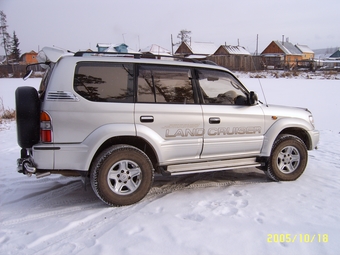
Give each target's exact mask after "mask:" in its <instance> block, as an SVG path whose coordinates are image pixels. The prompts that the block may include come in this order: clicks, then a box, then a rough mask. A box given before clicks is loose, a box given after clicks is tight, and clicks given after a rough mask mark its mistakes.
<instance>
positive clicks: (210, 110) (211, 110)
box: [197, 69, 264, 159]
mask: <svg viewBox="0 0 340 255" xmlns="http://www.w3.org/2000/svg"><path fill="white" fill-rule="evenodd" d="M197 75H198V82H199V87H200V91H201V95H202V100H203V104H202V109H203V118H204V129H205V133H204V146H203V151H202V155H201V158H202V159H213V158H216V157H217V158H238V157H247V156H252V155H258V153H259V152H260V150H261V147H262V143H263V137H264V136H263V135H264V114H263V112H262V109H261V107H260V106H259V105H252V106H250V105H248V100H247V93H248V92H247V91H246V89H245V88H244V87H243V86H242V84H241V83H240V82H239V81H238V80H237V79H236V78H235V77H234V76H232V75H231V74H230V73H228V72H225V71H218V70H212V69H199V70H198V72H197Z"/></svg>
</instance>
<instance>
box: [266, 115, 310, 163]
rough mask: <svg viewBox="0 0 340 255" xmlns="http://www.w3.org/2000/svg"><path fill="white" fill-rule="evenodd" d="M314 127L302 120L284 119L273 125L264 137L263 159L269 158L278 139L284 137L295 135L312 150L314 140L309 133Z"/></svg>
mask: <svg viewBox="0 0 340 255" xmlns="http://www.w3.org/2000/svg"><path fill="white" fill-rule="evenodd" d="M308 130H312V126H311V125H310V124H309V123H307V122H306V121H304V120H301V119H290V118H287V119H286V118H284V119H281V120H279V121H277V122H276V123H275V124H273V125H272V126H271V127H270V128H269V129H268V130H267V132H266V133H265V135H264V142H263V146H262V150H261V154H260V156H261V157H269V156H270V154H271V150H272V147H273V144H274V142H275V141H276V139H277V138H278V137H279V136H280V135H282V134H287V135H294V136H297V137H299V138H300V139H301V140H302V141H303V142H304V144H305V145H306V147H307V149H308V150H312V149H313V148H312V144H313V143H312V140H311V137H310V135H309V133H308Z"/></svg>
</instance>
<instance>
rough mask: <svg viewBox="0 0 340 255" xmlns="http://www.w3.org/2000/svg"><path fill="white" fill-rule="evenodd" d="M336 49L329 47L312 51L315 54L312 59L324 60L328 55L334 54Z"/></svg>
mask: <svg viewBox="0 0 340 255" xmlns="http://www.w3.org/2000/svg"><path fill="white" fill-rule="evenodd" d="M338 49H339V47H330V48H324V49H316V50H313V51H314V53H315V56H314V58H315V59H326V58H328V57H329V56H330V55H332V54H333V53H334V52H336V51H337V50H338Z"/></svg>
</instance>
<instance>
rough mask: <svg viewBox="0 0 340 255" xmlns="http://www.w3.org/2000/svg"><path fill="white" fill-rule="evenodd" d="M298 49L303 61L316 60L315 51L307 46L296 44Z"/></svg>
mask: <svg viewBox="0 0 340 255" xmlns="http://www.w3.org/2000/svg"><path fill="white" fill-rule="evenodd" d="M295 47H296V48H298V49H299V50H300V51H301V53H302V60H312V59H314V55H315V54H314V51H312V50H311V49H310V48H309V47H308V46H307V45H301V44H296V45H295Z"/></svg>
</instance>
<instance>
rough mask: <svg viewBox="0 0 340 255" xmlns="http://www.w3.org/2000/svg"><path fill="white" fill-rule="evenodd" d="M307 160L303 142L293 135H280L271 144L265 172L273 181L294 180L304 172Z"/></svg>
mask: <svg viewBox="0 0 340 255" xmlns="http://www.w3.org/2000/svg"><path fill="white" fill-rule="evenodd" d="M307 161H308V151H307V148H306V145H305V144H304V142H303V141H302V140H301V139H300V138H298V137H296V136H293V135H281V136H279V137H278V139H277V140H276V141H275V143H274V145H273V149H272V153H271V156H270V159H269V164H268V169H267V172H266V173H267V175H268V177H269V178H271V179H272V180H275V181H294V180H296V179H297V178H299V177H300V175H301V174H302V173H303V172H304V170H305V168H306V166H307Z"/></svg>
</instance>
